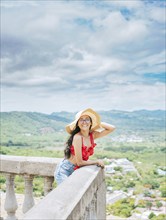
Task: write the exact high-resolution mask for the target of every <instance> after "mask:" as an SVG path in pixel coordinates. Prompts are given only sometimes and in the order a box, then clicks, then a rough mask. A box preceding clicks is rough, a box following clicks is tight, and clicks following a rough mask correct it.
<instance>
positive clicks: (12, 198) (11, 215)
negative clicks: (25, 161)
mask: <svg viewBox="0 0 166 220" xmlns="http://www.w3.org/2000/svg"><path fill="white" fill-rule="evenodd" d="M14 178H15V175H14V174H6V199H5V206H4V208H5V210H6V212H7V214H8V216H7V218H6V220H16V219H17V218H16V216H15V212H16V210H17V208H18V205H17V200H16V195H15V192H14Z"/></svg>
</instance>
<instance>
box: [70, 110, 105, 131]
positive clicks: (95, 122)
mask: <svg viewBox="0 0 166 220" xmlns="http://www.w3.org/2000/svg"><path fill="white" fill-rule="evenodd" d="M83 115H88V116H89V117H90V118H91V119H92V127H91V131H95V130H97V129H99V128H101V126H100V123H101V121H100V115H99V114H98V113H97V112H95V111H94V110H93V109H91V108H88V109H85V110H84V111H80V112H78V113H77V114H76V118H75V120H74V121H73V122H71V123H70V124H68V125H67V126H66V131H67V132H68V133H69V134H71V133H72V131H73V130H74V129H75V128H76V124H77V121H78V120H79V118H80V117H81V116H83Z"/></svg>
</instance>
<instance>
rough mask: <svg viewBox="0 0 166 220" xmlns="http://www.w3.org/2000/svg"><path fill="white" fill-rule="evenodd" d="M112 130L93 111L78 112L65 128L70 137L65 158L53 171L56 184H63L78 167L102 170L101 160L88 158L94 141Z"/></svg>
mask: <svg viewBox="0 0 166 220" xmlns="http://www.w3.org/2000/svg"><path fill="white" fill-rule="evenodd" d="M114 129H115V127H114V126H113V125H110V124H107V123H104V122H100V116H99V115H98V113H97V112H95V111H94V110H93V109H90V108H88V109H85V110H83V111H80V112H78V113H77V114H76V117H75V120H74V121H73V122H72V123H70V124H69V125H67V126H66V131H67V132H68V133H69V134H70V137H69V139H68V141H67V142H66V148H65V150H64V154H65V158H64V160H63V161H62V162H61V163H60V164H59V165H58V166H57V169H56V171H55V179H56V182H57V184H60V183H61V182H63V181H64V180H65V179H66V178H67V177H68V176H70V175H71V174H72V173H73V172H74V170H76V169H78V168H79V167H82V166H87V165H97V166H100V167H101V168H104V163H103V161H102V160H89V156H91V155H92V154H93V153H94V147H95V146H96V144H95V143H94V139H97V138H101V137H103V136H106V135H108V134H109V133H111V132H112V131H114Z"/></svg>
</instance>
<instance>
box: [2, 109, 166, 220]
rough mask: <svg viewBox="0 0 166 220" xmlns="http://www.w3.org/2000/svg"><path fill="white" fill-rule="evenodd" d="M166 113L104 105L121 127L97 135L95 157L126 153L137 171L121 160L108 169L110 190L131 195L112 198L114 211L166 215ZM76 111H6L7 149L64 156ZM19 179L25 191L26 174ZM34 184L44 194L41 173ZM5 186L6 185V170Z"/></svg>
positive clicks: (105, 117)
mask: <svg viewBox="0 0 166 220" xmlns="http://www.w3.org/2000/svg"><path fill="white" fill-rule="evenodd" d="M165 113H166V112H165V111H162V110H155V111H148V110H140V111H133V112H127V111H116V110H114V111H113V110H112V111H99V114H100V115H101V120H102V121H105V122H108V123H111V124H114V125H115V126H116V130H115V132H113V133H112V134H110V135H108V136H107V137H105V138H102V139H99V140H96V143H97V147H96V149H95V154H94V156H93V157H92V159H96V158H100V159H104V161H105V164H106V166H110V167H111V166H112V164H113V163H116V161H117V160H119V159H122V160H124V161H129V163H132V165H133V166H134V168H135V169H136V171H137V172H133V171H131V172H125V173H124V170H123V166H121V165H117V166H114V169H113V172H112V173H111V172H106V184H107V189H108V190H107V196H110V197H111V196H113V194H111V193H114V194H115V193H117V194H118V195H119V193H122V194H123V193H126V194H125V195H127V197H125V198H124V197H123V196H122V197H120V198H119V199H118V200H116V201H115V202H114V203H112V202H111V203H109V202H108V203H107V214H108V216H109V215H111V216H120V217H121V218H130V217H131V216H133V215H135V219H137V216H138V218H140V214H142V213H146V215H145V216H144V218H143V217H142V219H146V216H147V219H152V220H161V219H165V217H166V215H164V208H163V207H164V206H165V201H166V189H165V173H164V172H165V171H166V160H165V159H166V157H165V156H166V149H165V140H166V137H165ZM74 115H75V113H71V112H54V113H52V114H43V113H37V112H2V113H1V154H3V155H17V156H36V157H59V158H62V157H63V150H64V147H65V142H66V140H67V138H68V134H67V133H66V132H65V125H66V124H68V123H70V122H71V121H72V120H73V118H74ZM127 163H128V162H127ZM111 169H112V168H111ZM159 171H161V172H159ZM162 171H163V172H162ZM16 181H17V184H16V192H17V193H22V192H23V187H24V186H23V180H22V179H21V177H16ZM34 186H35V187H34V195H35V196H39V197H40V196H42V195H43V191H42V186H41V179H40V177H39V178H36V180H35V181H34ZM54 187H56V183H54ZM110 188H111V190H110ZM1 191H5V178H4V177H3V176H1ZM122 210H123V211H122ZM147 213H148V214H147ZM151 213H153V214H151Z"/></svg>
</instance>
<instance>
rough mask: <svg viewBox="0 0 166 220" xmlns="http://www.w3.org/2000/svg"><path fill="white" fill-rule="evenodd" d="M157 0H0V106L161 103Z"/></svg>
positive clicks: (160, 7) (161, 27)
mask: <svg viewBox="0 0 166 220" xmlns="http://www.w3.org/2000/svg"><path fill="white" fill-rule="evenodd" d="M165 19H166V18H165V2H164V1H141V0H138V1H127V0H125V1H118V0H116V1H115V0H114V1H102V0H101V1H49V0H47V1H46V0H45V1H33V0H26V1H22V0H20V1H19V0H18V1H17V0H10V1H7V0H5V1H3V0H1V43H2V46H1V111H37V112H44V113H52V112H54V111H79V110H81V109H84V108H87V107H92V108H94V109H96V110H111V109H117V110H125V111H133V110H139V109H149V110H155V109H165V69H166V65H165V55H166V52H165V47H166V42H165V26H166V23H165Z"/></svg>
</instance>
